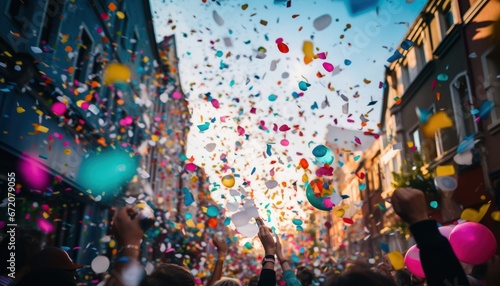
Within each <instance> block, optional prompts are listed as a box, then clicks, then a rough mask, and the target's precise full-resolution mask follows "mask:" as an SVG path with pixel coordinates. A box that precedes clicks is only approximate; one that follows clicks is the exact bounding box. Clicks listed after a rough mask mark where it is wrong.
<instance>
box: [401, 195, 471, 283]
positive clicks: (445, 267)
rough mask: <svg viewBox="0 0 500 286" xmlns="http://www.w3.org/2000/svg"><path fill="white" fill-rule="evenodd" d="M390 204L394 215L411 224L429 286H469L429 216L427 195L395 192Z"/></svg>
mask: <svg viewBox="0 0 500 286" xmlns="http://www.w3.org/2000/svg"><path fill="white" fill-rule="evenodd" d="M391 203H392V206H393V207H394V211H395V212H396V213H397V214H398V215H399V216H400V217H401V218H402V219H403V220H405V221H406V222H408V223H409V224H410V230H411V232H412V234H413V236H414V238H415V241H416V242H417V247H418V248H419V249H420V262H421V263H422V268H423V270H424V273H425V276H426V279H427V283H428V285H429V286H435V285H469V281H468V280H467V277H466V276H465V272H464V270H463V269H462V265H461V264H460V262H459V261H458V259H457V257H456V256H455V253H454V252H453V249H452V248H451V245H450V243H449V242H448V239H446V238H445V237H444V236H442V235H441V233H440V232H439V230H438V226H437V223H436V222H435V221H434V220H430V219H429V217H428V216H427V203H426V201H425V196H424V193H423V192H422V191H420V190H417V189H412V188H399V189H397V190H396V191H394V194H393V195H392V198H391Z"/></svg>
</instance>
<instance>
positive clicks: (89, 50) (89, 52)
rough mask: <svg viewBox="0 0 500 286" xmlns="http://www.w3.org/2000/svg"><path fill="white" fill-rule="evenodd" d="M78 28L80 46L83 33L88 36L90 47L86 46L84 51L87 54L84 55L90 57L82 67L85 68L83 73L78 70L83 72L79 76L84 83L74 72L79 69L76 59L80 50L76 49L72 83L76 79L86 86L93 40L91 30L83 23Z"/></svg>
mask: <svg viewBox="0 0 500 286" xmlns="http://www.w3.org/2000/svg"><path fill="white" fill-rule="evenodd" d="M80 27H81V28H80V44H81V45H83V32H84V31H85V33H87V35H88V36H89V39H90V42H91V45H90V47H89V46H87V49H86V51H87V52H86V53H87V54H88V55H89V56H90V57H89V59H88V60H87V61H86V64H84V65H83V66H85V71H83V70H82V69H81V68H80V72H83V76H80V78H82V77H83V78H84V81H80V78H77V72H76V71H77V70H78V69H79V67H78V58H79V57H80V48H79V49H78V55H77V56H76V57H75V60H74V63H73V66H74V67H75V72H74V73H73V82H74V81H75V79H76V80H78V83H79V84H86V81H87V78H88V76H89V68H90V67H91V63H90V60H91V59H92V51H93V48H94V44H95V40H94V38H93V37H92V33H91V32H90V31H91V30H90V29H89V28H88V27H87V25H85V23H82V25H81V26H80ZM84 62H85V59H84Z"/></svg>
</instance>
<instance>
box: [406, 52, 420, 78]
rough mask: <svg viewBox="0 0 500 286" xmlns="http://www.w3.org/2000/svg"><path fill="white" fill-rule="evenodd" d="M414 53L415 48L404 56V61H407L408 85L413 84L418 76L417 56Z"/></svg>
mask: <svg viewBox="0 0 500 286" xmlns="http://www.w3.org/2000/svg"><path fill="white" fill-rule="evenodd" d="M415 51H416V47H413V48H412V49H410V50H409V51H408V53H407V54H406V59H407V60H408V83H411V82H413V80H414V79H415V78H416V77H417V75H418V69H419V66H418V65H417V54H416V53H415Z"/></svg>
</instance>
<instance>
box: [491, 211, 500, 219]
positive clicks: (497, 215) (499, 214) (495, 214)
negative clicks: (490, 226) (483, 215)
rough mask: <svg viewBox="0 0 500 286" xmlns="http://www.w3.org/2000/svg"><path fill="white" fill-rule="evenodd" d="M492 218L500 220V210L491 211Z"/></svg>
mask: <svg viewBox="0 0 500 286" xmlns="http://www.w3.org/2000/svg"><path fill="white" fill-rule="evenodd" d="M491 218H492V219H493V220H495V221H500V211H494V212H492V213H491Z"/></svg>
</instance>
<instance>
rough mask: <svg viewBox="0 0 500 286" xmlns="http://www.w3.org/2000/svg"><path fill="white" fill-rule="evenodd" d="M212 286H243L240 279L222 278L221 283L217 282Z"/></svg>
mask: <svg viewBox="0 0 500 286" xmlns="http://www.w3.org/2000/svg"><path fill="white" fill-rule="evenodd" d="M212 286H242V285H241V283H240V281H239V280H238V279H234V278H228V277H222V278H221V279H220V280H219V281H217V282H215V283H214V284H213V285H212Z"/></svg>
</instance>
